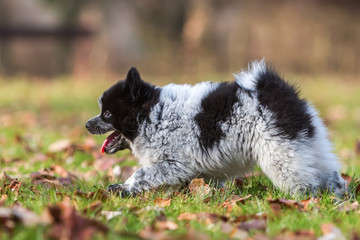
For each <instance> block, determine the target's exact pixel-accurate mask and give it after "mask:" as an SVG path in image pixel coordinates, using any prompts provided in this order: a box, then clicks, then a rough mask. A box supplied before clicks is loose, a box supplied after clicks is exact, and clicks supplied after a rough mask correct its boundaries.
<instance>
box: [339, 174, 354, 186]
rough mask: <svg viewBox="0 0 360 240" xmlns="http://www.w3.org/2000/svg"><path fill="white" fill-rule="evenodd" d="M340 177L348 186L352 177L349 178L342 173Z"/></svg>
mask: <svg viewBox="0 0 360 240" xmlns="http://www.w3.org/2000/svg"><path fill="white" fill-rule="evenodd" d="M341 177H342V178H343V179H344V180H345V181H346V182H347V184H348V185H349V184H350V183H351V181H352V177H350V176H349V175H347V174H345V173H342V174H341Z"/></svg>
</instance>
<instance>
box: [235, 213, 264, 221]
mask: <svg viewBox="0 0 360 240" xmlns="http://www.w3.org/2000/svg"><path fill="white" fill-rule="evenodd" d="M267 217H268V215H267V214H266V213H265V212H259V213H257V214H251V215H240V216H237V217H236V218H235V219H234V220H232V222H233V223H235V224H238V223H242V222H246V221H249V220H253V219H264V220H266V219H267Z"/></svg>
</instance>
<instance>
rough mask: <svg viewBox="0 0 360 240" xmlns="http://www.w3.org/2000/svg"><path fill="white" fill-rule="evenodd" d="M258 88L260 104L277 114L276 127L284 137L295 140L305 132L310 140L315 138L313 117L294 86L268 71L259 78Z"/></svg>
mask: <svg viewBox="0 0 360 240" xmlns="http://www.w3.org/2000/svg"><path fill="white" fill-rule="evenodd" d="M256 87H257V90H258V92H259V95H258V98H259V102H260V104H261V105H263V106H265V107H267V108H269V109H270V110H271V111H272V112H274V113H275V114H276V127H277V128H278V129H279V130H280V131H281V133H280V134H281V135H282V136H285V137H287V138H290V139H295V138H296V137H297V135H298V134H299V132H301V131H305V134H306V136H307V137H309V138H311V137H313V136H314V126H313V125H312V124H311V116H310V115H309V114H308V113H306V109H307V106H306V102H305V101H304V100H303V99H300V98H299V92H298V90H297V89H296V88H295V87H294V86H292V85H290V84H288V83H286V82H285V81H284V80H282V79H281V78H280V77H279V76H278V75H277V74H276V73H275V72H273V71H271V70H269V69H268V70H267V71H266V72H265V73H263V74H261V75H260V76H259V80H258V83H257V86H256Z"/></svg>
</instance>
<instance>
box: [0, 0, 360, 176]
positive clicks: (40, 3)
mask: <svg viewBox="0 0 360 240" xmlns="http://www.w3.org/2000/svg"><path fill="white" fill-rule="evenodd" d="M359 43H360V1H358V0H353V1H351V0H343V1H335V0H334V1H332V0H326V1H325V0H302V1H292V0H274V1H265V0H264V1H260V0H252V1H245V0H242V1H236V0H182V1H178V0H146V1H142V0H132V1H125V0H103V1H99V0H75V1H74V0H0V171H1V169H4V171H7V172H10V173H11V172H13V173H14V174H15V173H16V172H17V171H16V168H17V167H18V166H19V165H21V166H22V167H23V168H24V170H23V171H24V172H29V171H31V169H32V170H33V171H36V170H37V169H39V168H41V167H47V166H49V164H51V163H52V162H54V158H53V157H52V155H51V154H50V155H49V156H48V155H47V156H48V157H46V158H42V160H41V159H40V160H39V161H38V162H36V164H37V165H36V164H35V165H34V164H33V163H32V162H31V161H30V160H31V159H33V158H34V156H36V155H37V154H38V153H39V152H41V153H45V154H48V151H49V148H50V146H51V144H52V143H53V142H56V141H58V140H61V139H66V140H68V141H70V142H71V143H72V144H82V143H84V142H89V141H90V142H92V144H93V146H94V148H95V149H96V151H99V149H100V146H101V143H102V141H103V140H104V138H105V136H90V134H89V133H87V132H86V130H85V127H84V124H85V122H86V121H87V120H88V119H89V118H91V117H93V116H95V115H97V114H98V112H99V109H98V106H97V103H96V100H97V98H98V97H99V96H101V94H102V92H103V91H104V90H105V89H107V88H108V87H109V86H110V85H111V84H113V83H114V82H115V81H116V80H119V79H123V78H124V77H125V75H126V73H127V71H128V69H129V68H130V67H131V66H135V67H137V68H138V69H139V71H140V73H141V75H142V77H143V78H144V79H145V80H147V81H149V82H151V83H153V84H156V85H164V84H167V83H169V82H175V83H196V82H199V81H225V80H232V79H233V76H232V73H234V72H237V71H239V70H240V69H242V68H246V67H247V65H248V63H249V62H250V61H251V60H254V59H262V58H265V59H266V60H267V61H268V62H269V63H271V64H272V65H273V66H274V67H275V68H276V69H278V70H279V72H280V74H281V75H284V77H285V78H286V79H288V80H290V81H291V82H295V83H296V84H297V85H299V89H301V96H302V97H304V98H306V99H308V100H309V101H310V102H312V103H313V104H314V105H315V106H316V108H317V109H319V111H320V115H321V117H322V118H323V119H324V120H325V123H326V124H327V125H328V127H329V131H330V136H331V139H332V140H333V141H334V143H335V151H336V152H337V153H338V154H339V156H340V158H341V160H342V166H343V171H346V172H348V173H354V172H355V171H358V172H359V171H360V164H359V163H360V131H359V129H360V104H359V103H360V81H359V77H360V44H359ZM89 139H90V140H89ZM29 146H30V147H29ZM29 149H30V150H29ZM78 154H79V155H75V156H74V158H73V161H70V160H69V161H67V160H64V158H62V157H59V159H58V160H56V161H58V163H59V164H61V165H66V166H68V165H67V164H68V163H71V162H73V163H72V164H73V167H74V168H76V169H79V168H80V166H83V165H84V164H85V162H87V164H85V165H84V166H85V167H86V166H88V167H89V168H91V167H92V164H91V162H92V160H94V157H93V156H89V155H88V153H81V154H80V153H78ZM122 154H123V153H122ZM125 154H129V153H128V152H127V153H125ZM96 158H97V157H96ZM18 159H21V160H22V161H23V162H22V164H19V162H18ZM35 159H36V158H35ZM44 159H45V160H44ZM89 159H92V160H89ZM64 161H65V162H64ZM11 164H13V165H11ZM12 167H15V168H12ZM7 168H10V169H7ZM6 169H7V170H6ZM80 169H81V168H80ZM83 171H85V170H83Z"/></svg>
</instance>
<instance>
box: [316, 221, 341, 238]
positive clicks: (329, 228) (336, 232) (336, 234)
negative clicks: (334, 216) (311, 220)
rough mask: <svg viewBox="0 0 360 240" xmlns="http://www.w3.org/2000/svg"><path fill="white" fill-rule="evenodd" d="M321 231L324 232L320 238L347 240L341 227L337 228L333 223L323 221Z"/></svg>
mask: <svg viewBox="0 0 360 240" xmlns="http://www.w3.org/2000/svg"><path fill="white" fill-rule="evenodd" d="M321 231H322V233H323V236H321V237H319V238H318V240H331V239H336V240H345V239H346V238H345V237H344V235H343V233H342V232H341V230H340V229H339V228H337V227H336V226H335V225H334V224H332V223H323V224H321Z"/></svg>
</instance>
